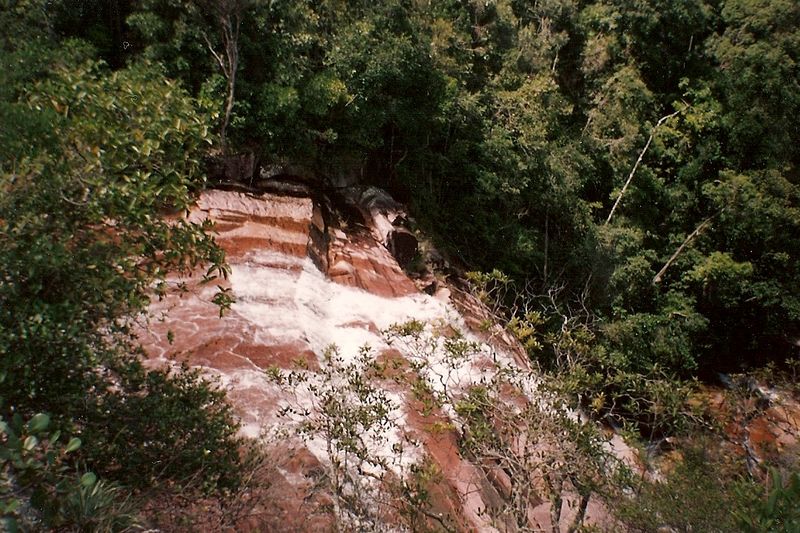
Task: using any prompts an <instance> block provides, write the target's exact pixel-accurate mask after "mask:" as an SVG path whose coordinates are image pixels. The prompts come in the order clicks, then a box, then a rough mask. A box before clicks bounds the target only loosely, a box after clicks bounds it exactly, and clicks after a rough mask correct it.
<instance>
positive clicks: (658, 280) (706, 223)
mask: <svg viewBox="0 0 800 533" xmlns="http://www.w3.org/2000/svg"><path fill="white" fill-rule="evenodd" d="M722 211H724V209H723V210H722ZM722 211H720V212H719V213H716V214H714V215H711V216H710V217H708V218H707V219H705V220H704V221H703V222H701V223H700V225H699V226H697V228H695V230H694V231H693V232H691V233H690V234H689V236H688V237H686V239H685V240H684V241H683V243H681V245H680V246H678V249H677V250H675V253H674V254H672V257H670V258H669V259H668V260H667V262H666V263H664V266H663V267H661V270H659V271H658V274H656V275H655V277H653V285H658V284H659V283H661V278H662V277H663V276H664V273H665V272H666V271H667V269H668V268H669V267H670V265H672V263H673V262H674V261H675V259H677V258H678V256H679V255H680V254H681V252H682V251H683V249H684V248H686V246H687V245H688V244H689V243H690V242H692V240H693V239H694V238H695V237H697V236H698V235H700V233H702V232H703V230H705V229H706V228H707V227H708V226H709V225H710V224H711V221H713V220H714V219H715V218H717V217H718V216H719V215H720V214H722Z"/></svg>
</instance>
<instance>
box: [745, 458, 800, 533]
mask: <svg viewBox="0 0 800 533" xmlns="http://www.w3.org/2000/svg"><path fill="white" fill-rule="evenodd" d="M769 479H770V482H771V485H770V487H769V488H768V490H767V493H766V495H765V497H764V498H762V499H760V500H758V502H757V503H756V505H755V512H754V513H753V514H752V515H748V514H745V513H740V514H739V522H740V526H741V527H742V530H743V531H748V532H751V531H752V532H756V531H776V532H783V533H792V532H797V531H800V474H798V473H797V472H793V473H791V474H790V475H788V476H783V475H781V473H780V471H779V470H778V469H775V468H773V469H771V470H770V473H769Z"/></svg>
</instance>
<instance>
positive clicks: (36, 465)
mask: <svg viewBox="0 0 800 533" xmlns="http://www.w3.org/2000/svg"><path fill="white" fill-rule="evenodd" d="M81 444H82V443H81V440H80V439H78V438H76V437H73V438H71V439H70V440H69V442H67V444H66V445H64V444H63V442H62V441H61V439H60V432H59V431H58V430H56V431H51V430H50V417H49V416H48V415H46V414H43V413H38V414H36V415H34V416H33V417H32V418H31V419H30V420H29V421H28V422H27V423H25V422H24V421H23V419H22V417H20V416H19V415H14V416H13V417H12V418H11V420H10V421H9V422H6V421H5V419H4V420H3V421H2V422H0V524H2V525H3V528H4V531H9V532H14V531H19V530H21V531H27V530H32V529H42V528H47V529H69V530H74V531H123V530H128V528H130V527H131V526H133V525H135V524H136V517H135V515H134V514H133V510H132V504H131V502H130V499H129V497H127V496H125V493H124V492H123V491H121V490H120V488H119V487H118V486H116V485H114V484H110V483H108V482H107V481H105V480H98V478H97V476H96V475H95V474H94V473H92V472H85V473H83V474H82V475H81V474H80V473H79V471H78V470H76V468H75V466H74V465H73V464H72V462H71V461H70V457H71V456H72V455H75V453H76V452H77V451H78V449H79V448H81Z"/></svg>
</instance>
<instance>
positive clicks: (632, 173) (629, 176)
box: [605, 110, 680, 225]
mask: <svg viewBox="0 0 800 533" xmlns="http://www.w3.org/2000/svg"><path fill="white" fill-rule="evenodd" d="M678 113H680V110H678V111H675V112H674V113H670V114H669V115H666V116H663V117H661V118H660V119H658V122H657V123H656V125H655V126H653V129H652V130H650V137H648V139H647V144H645V145H644V148H642V152H641V153H640V154H639V158H638V159H637V160H636V163H635V164H634V165H633V168H632V169H631V173H630V174H629V175H628V180H627V181H626V182H625V185H623V187H622V190H621V191H620V192H619V196H617V201H616V202H614V206H613V207H612V208H611V212H610V213H609V214H608V218H607V219H606V222H605V225H607V224H608V223H609V222H611V217H613V216H614V211H616V209H617V206H618V205H619V202H620V200H622V197H623V195H624V194H625V191H626V190H627V189H628V186H629V185H630V184H631V181H632V180H633V175H634V174H636V170H637V169H638V168H639V165H640V164H641V163H642V159H644V154H645V153H647V149H648V148H650V143H652V142H653V137H654V136H655V134H656V130H657V129H658V128H659V127H660V126H661V125H662V124H663V123H664V122H666V121H667V120H669V119H670V118H672V117H674V116H675V115H677V114H678Z"/></svg>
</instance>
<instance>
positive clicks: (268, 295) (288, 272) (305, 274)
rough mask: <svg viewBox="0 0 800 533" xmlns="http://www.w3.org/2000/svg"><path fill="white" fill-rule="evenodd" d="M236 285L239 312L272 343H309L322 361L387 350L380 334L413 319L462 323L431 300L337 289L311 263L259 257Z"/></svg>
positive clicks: (235, 273) (240, 272)
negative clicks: (330, 351) (333, 355)
mask: <svg viewBox="0 0 800 533" xmlns="http://www.w3.org/2000/svg"><path fill="white" fill-rule="evenodd" d="M268 265H269V266H268ZM272 265H274V266H272ZM276 267H277V268H276ZM230 280H231V284H232V285H233V289H234V293H235V295H236V300H237V301H236V303H235V304H234V305H233V310H234V311H236V312H237V313H238V314H239V315H241V316H242V317H244V318H246V319H247V320H249V321H250V322H252V323H254V324H256V325H258V327H259V328H262V330H263V332H264V334H265V335H268V336H269V337H270V338H272V339H275V340H281V341H286V342H289V341H292V340H297V339H301V340H304V341H306V342H308V343H309V345H310V346H311V349H312V350H313V351H314V352H315V353H316V354H317V355H318V356H320V355H321V354H322V353H323V352H324V351H325V349H326V348H328V347H329V346H330V345H332V344H335V345H336V346H338V347H339V348H340V351H341V354H342V355H343V356H344V357H345V358H347V357H350V356H355V355H356V354H357V353H358V349H359V348H361V347H362V346H364V345H369V346H371V347H372V348H375V349H380V348H383V347H386V343H385V341H384V340H383V338H382V336H381V335H380V333H379V332H376V331H375V330H374V328H377V329H378V330H381V329H385V328H388V327H389V326H391V325H392V324H399V323H404V322H407V321H409V320H412V319H415V320H419V321H422V322H432V321H435V320H446V321H448V322H450V323H456V322H459V321H460V317H459V316H458V313H456V311H455V310H454V309H453V308H452V307H450V306H449V305H447V304H445V303H443V302H441V301H439V300H436V299H435V298H432V297H430V296H428V295H425V294H415V295H412V296H405V297H401V298H385V297H381V296H377V295H374V294H370V293H368V292H366V291H364V290H361V289H359V288H356V287H349V286H345V285H340V284H338V283H334V282H332V281H331V280H329V279H327V278H326V277H325V276H324V274H322V272H320V271H319V270H318V269H317V268H316V266H315V265H314V263H313V262H312V261H311V259H309V258H307V257H306V258H303V259H296V258H291V257H288V256H284V255H280V254H275V253H267V254H263V253H258V254H254V255H253V256H252V257H251V258H250V260H249V261H248V262H246V263H244V264H239V265H234V266H233V267H232V273H231V276H230ZM461 325H462V326H463V324H461ZM371 328H372V330H371Z"/></svg>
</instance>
